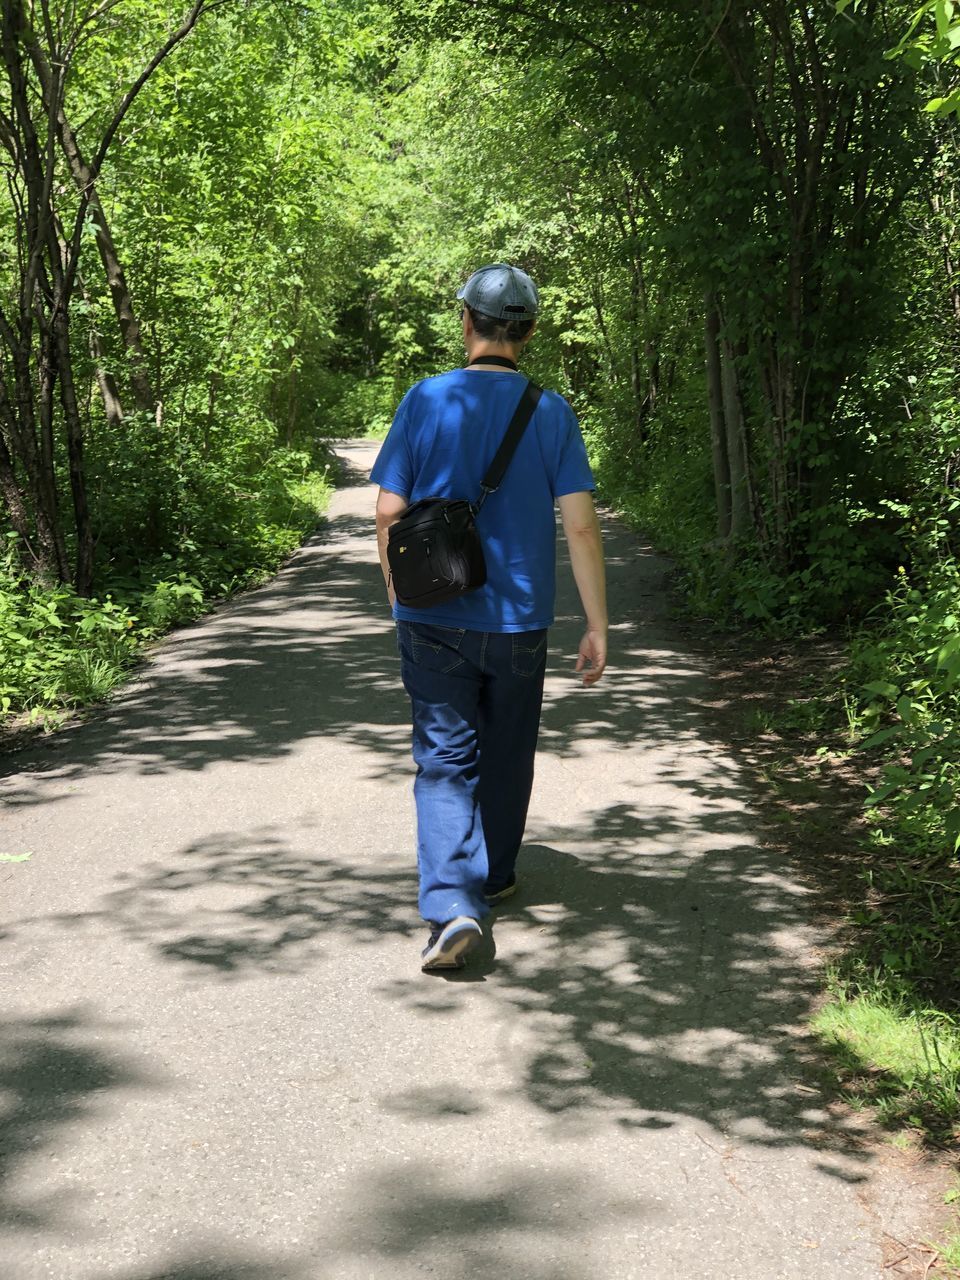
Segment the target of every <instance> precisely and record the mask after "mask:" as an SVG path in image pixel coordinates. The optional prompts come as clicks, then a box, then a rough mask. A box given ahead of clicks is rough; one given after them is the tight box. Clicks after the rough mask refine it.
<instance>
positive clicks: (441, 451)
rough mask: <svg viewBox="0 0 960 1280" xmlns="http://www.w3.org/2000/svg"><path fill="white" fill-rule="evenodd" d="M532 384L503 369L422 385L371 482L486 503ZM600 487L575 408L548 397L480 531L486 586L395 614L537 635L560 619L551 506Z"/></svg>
mask: <svg viewBox="0 0 960 1280" xmlns="http://www.w3.org/2000/svg"><path fill="white" fill-rule="evenodd" d="M525 386H526V379H525V378H523V377H521V376H519V375H517V374H515V373H510V372H508V371H507V370H504V371H503V372H502V373H501V372H500V371H499V370H498V371H497V372H495V373H494V372H490V371H487V370H484V371H480V370H470V369H454V370H452V371H451V372H450V373H441V374H439V375H438V376H437V377H435V378H425V379H424V380H423V381H422V382H417V383H415V384H414V385H413V386H412V387H411V388H410V390H409V391H408V392H407V394H406V395H405V396H404V398H403V400H402V401H401V402H400V407H399V408H398V409H397V413H396V416H395V418H394V420H393V425H392V426H391V428H390V432H389V434H388V436H387V438H386V440H384V442H383V446H382V448H381V450H380V453H379V454H378V456H377V461H376V463H375V464H374V467H373V471H372V472H371V475H370V478H371V480H372V481H373V482H374V483H375V484H379V485H380V487H381V488H383V489H388V490H389V491H390V492H391V493H396V494H399V495H400V496H401V497H403V498H406V499H407V500H408V502H411V503H413V502H418V501H419V500H420V499H421V498H467V499H468V500H469V501H471V502H473V501H475V500H476V499H477V498H478V497H479V496H480V481H481V480H482V479H483V476H484V474H485V472H486V470H487V467H488V466H489V465H490V463H491V461H492V460H493V456H494V454H495V453H496V451H497V449H498V448H499V445H500V442H501V440H502V439H503V437H504V435H505V433H506V430H507V425H508V424H509V422H510V419H511V417H512V416H513V411H514V410H515V409H516V407H517V405H518V404H519V403H520V397H521V395H522V394H523V389H524V387H525ZM593 488H595V485H594V482H593V476H592V475H591V472H590V464H589V463H588V461H587V451H586V449H585V448H584V444H583V438H582V436H581V435H580V429H579V427H578V426H577V419H576V417H575V416H574V413H573V410H572V409H571V408H570V406H569V405H568V404H567V402H566V400H564V398H563V397H562V396H559V395H557V394H556V392H554V391H544V393H543V395H542V396H541V397H540V403H539V404H538V405H537V408H536V410H535V411H534V414H533V417H532V418H531V420H530V423H529V425H528V426H527V429H526V431H525V432H524V433H523V437H522V439H521V441H520V444H519V445H518V446H517V451H516V453H515V454H514V455H513V458H512V460H511V462H510V465H509V467H508V468H507V474H506V476H505V477H504V480H503V484H502V485H501V486H500V488H499V489H498V490H497V492H496V493H492V494H491V495H490V496H489V497H488V498H487V500H486V501H485V502H484V504H483V508H482V509H481V511H480V514H479V516H478V517H477V527H478V529H479V530H480V536H481V539H482V541H483V550H484V555H485V557H486V561H487V582H486V586H483V587H480V588H479V590H477V591H470V592H468V593H467V594H466V595H463V596H457V597H456V598H455V599H453V600H448V601H446V602H445V603H443V604H440V605H436V606H435V607H434V608H432V609H409V608H407V607H406V606H405V605H400V604H398V605H396V606H395V607H394V611H393V613H394V617H395V618H402V619H404V620H406V621H408V622H432V623H435V624H436V625H437V626H441V627H463V628H465V629H466V630H468V631H498V632H506V631H539V630H540V629H541V628H543V627H549V626H550V624H551V623H552V622H553V607H554V594H555V590H556V517H555V516H554V511H553V506H554V499H556V498H558V497H561V496H562V495H563V494H565V493H581V492H583V491H585V490H589V489H593Z"/></svg>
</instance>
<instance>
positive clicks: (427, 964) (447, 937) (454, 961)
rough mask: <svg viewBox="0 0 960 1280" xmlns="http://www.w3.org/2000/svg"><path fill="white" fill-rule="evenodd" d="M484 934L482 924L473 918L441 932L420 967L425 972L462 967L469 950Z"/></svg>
mask: <svg viewBox="0 0 960 1280" xmlns="http://www.w3.org/2000/svg"><path fill="white" fill-rule="evenodd" d="M482 936H483V935H482V933H481V931H480V926H479V925H478V924H476V923H475V922H474V921H472V920H471V921H470V922H469V924H462V925H460V926H459V927H458V928H456V929H451V930H450V931H449V932H445V933H443V934H441V935H440V937H439V938H438V939H437V944H436V946H435V947H434V948H433V951H432V952H431V953H430V954H429V955H427V956H426V957H425V958H424V960H423V961H422V963H421V965H420V968H421V969H422V970H423V972H424V973H428V972H429V971H430V970H431V969H462V968H463V964H464V957H465V956H466V954H467V952H468V951H469V950H471V948H472V947H475V946H476V945H477V943H478V942H479V941H480V939H481V937H482Z"/></svg>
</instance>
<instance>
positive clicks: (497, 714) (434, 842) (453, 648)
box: [397, 621, 547, 924]
mask: <svg viewBox="0 0 960 1280" xmlns="http://www.w3.org/2000/svg"><path fill="white" fill-rule="evenodd" d="M397 643H398V647H399V649H400V670H401V674H402V676H403V684H404V688H405V689H406V691H407V693H408V694H409V695H410V701H411V704H412V708H413V758H414V760H415V761H416V765H417V777H416V781H415V782H414V785H413V793H414V798H415V801H416V807H417V866H418V868H419V872H420V914H421V915H422V916H423V918H424V919H425V920H429V921H432V922H436V923H439V924H443V923H446V921H448V920H452V919H453V918H454V917H455V916H461V915H463V916H474V917H475V918H478V919H479V918H480V917H481V916H484V915H486V914H487V911H488V910H489V908H488V907H487V905H486V902H485V901H484V893H485V892H487V893H493V892H496V891H497V890H498V889H501V888H503V886H504V885H505V884H506V883H507V881H508V880H509V879H510V877H511V876H512V875H513V871H514V867H515V865H516V861H517V853H518V852H519V849H520V842H521V840H522V839H523V828H524V824H525V823H526V820H527V807H528V805H529V803H530V791H531V788H532V786H533V760H534V755H535V754H536V749H537V735H538V733H539V730H540V706H541V702H542V700H543V676H544V670H545V668H546V661H547V633H546V631H522V632H516V633H514V634H507V635H501V634H498V633H496V632H489V631H464V630H455V629H453V628H451V627H436V626H432V625H430V624H428V623H422V622H404V621H399V622H398V623H397Z"/></svg>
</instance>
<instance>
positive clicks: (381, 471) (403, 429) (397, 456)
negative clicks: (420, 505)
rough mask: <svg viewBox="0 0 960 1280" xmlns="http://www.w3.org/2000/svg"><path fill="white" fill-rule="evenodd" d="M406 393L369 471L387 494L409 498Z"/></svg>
mask: <svg viewBox="0 0 960 1280" xmlns="http://www.w3.org/2000/svg"><path fill="white" fill-rule="evenodd" d="M409 398H410V393H409V391H408V392H407V394H406V395H405V396H404V397H403V399H402V400H401V401H400V407H399V408H398V409H397V412H396V413H395V414H394V417H393V422H392V423H391V424H390V430H389V431H388V432H387V438H386V439H385V440H384V442H383V444H382V445H381V446H380V452H379V453H378V454H377V460H376V462H375V463H374V464H373V470H372V471H371V472H370V479H371V481H372V482H373V483H374V484H378V485H379V486H380V487H381V489H389V490H390V492H391V493H396V494H399V495H400V497H402V498H409V497H410V494H411V493H412V492H413V481H414V474H413V456H412V454H411V452H410V441H409V438H408V433H407V402H408V400H409Z"/></svg>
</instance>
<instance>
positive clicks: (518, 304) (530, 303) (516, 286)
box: [457, 262, 540, 320]
mask: <svg viewBox="0 0 960 1280" xmlns="http://www.w3.org/2000/svg"><path fill="white" fill-rule="evenodd" d="M457 297H458V298H459V299H460V300H461V301H462V302H465V303H466V304H467V306H468V307H469V308H470V310H471V311H478V312H479V313H480V314H481V315H484V316H490V317H491V319H493V320H532V319H533V317H534V316H535V315H536V314H537V311H538V310H539V309H540V295H539V293H538V292H537V286H536V285H535V284H534V283H533V281H532V280H531V279H530V277H529V276H528V275H527V273H526V272H525V271H521V270H520V268H519V267H511V266H510V265H509V263H506V262H494V263H492V264H491V266H489V267H481V268H480V270H479V271H475V272H474V273H473V275H472V276H471V277H470V279H469V280H468V281H467V283H466V284H465V285H464V286H463V288H462V289H461V290H460V291H459V293H458V294H457Z"/></svg>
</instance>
